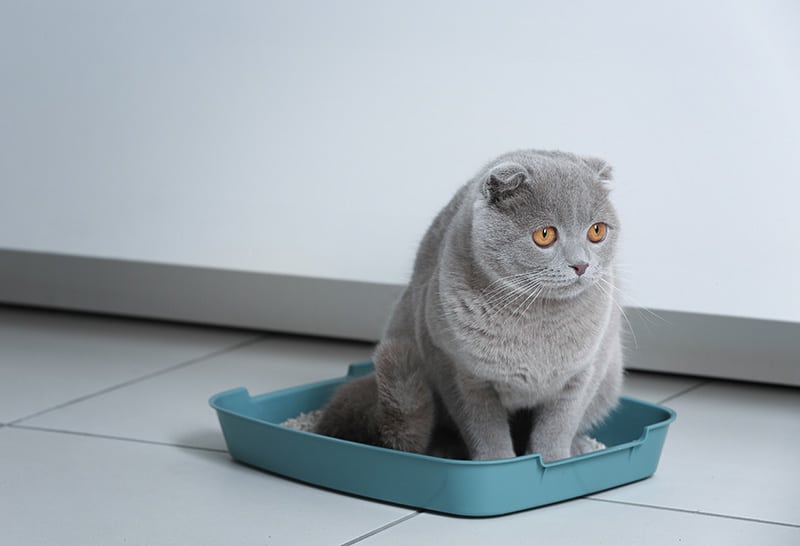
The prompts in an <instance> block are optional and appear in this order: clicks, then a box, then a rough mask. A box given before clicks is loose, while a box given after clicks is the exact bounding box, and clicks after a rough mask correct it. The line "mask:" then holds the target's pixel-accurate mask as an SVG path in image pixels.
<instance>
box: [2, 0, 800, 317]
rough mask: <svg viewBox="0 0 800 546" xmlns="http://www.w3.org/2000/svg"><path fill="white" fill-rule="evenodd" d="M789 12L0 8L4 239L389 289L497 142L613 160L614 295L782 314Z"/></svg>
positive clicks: (792, 137)
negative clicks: (618, 252) (618, 276)
mask: <svg viewBox="0 0 800 546" xmlns="http://www.w3.org/2000/svg"><path fill="white" fill-rule="evenodd" d="M799 6H800V5H798V4H797V3H796V2H791V1H785V2H774V1H773V2H731V3H726V4H724V6H722V5H720V4H719V3H717V2H710V1H701V2H689V1H679V2H671V3H661V4H653V3H646V4H645V3H634V2H604V3H588V2H586V3H584V2H561V3H552V2H551V3H544V2H540V3H534V2H484V3H466V2H435V3H433V2H421V1H405V2H385V3H384V2H381V3H378V2H366V1H363V2H353V1H350V2H346V1H345V2H308V1H298V2H288V1H287V2H243V1H234V2H212V1H209V0H201V1H195V2H153V1H150V2H137V3H132V2H101V1H99V0H98V1H75V2H69V3H65V2H41V1H38V2H36V1H34V2H22V1H16V2H6V3H5V4H4V7H3V10H2V11H3V13H2V17H0V63H2V65H1V66H2V76H0V77H2V86H0V108H1V109H2V121H1V122H0V184H1V185H2V186H0V189H2V199H0V247H5V248H7V249H20V250H26V251H35V252H43V253H57V254H66V255H77V256H88V257H96V258H115V259H122V260H131V261H142V262H151V263H158V264H176V265H181V266H198V267H209V268H216V269H223V270H235V271H245V272H262V273H270V274H281V275H290V276H308V277H322V278H327V279H341V280H346V281H364V282H370V283H386V284H401V283H403V282H404V281H405V280H406V279H407V278H408V275H409V272H410V267H411V260H412V258H413V253H414V251H415V248H416V244H417V242H418V240H419V238H420V237H421V235H422V233H423V232H424V230H425V228H426V227H427V224H428V222H429V221H430V220H431V218H432V217H433V216H434V214H435V213H436V211H437V210H438V209H439V208H440V207H441V206H442V205H443V204H444V203H445V202H446V201H447V200H448V199H449V197H450V195H451V194H452V193H453V192H454V191H455V189H456V188H457V187H458V186H459V185H460V184H462V183H463V182H464V181H466V179H467V178H469V177H470V176H471V175H472V174H473V173H474V172H475V171H476V170H477V169H478V168H479V167H480V165H481V164H482V163H484V162H485V161H486V160H487V159H489V158H490V157H491V156H493V155H495V154H497V153H501V152H503V151H505V150H508V149H511V148H517V147H539V148H561V149H567V150H572V151H578V152H583V153H591V154H595V155H600V156H602V157H605V158H607V159H608V160H610V161H611V162H612V163H613V164H614V165H615V167H616V173H617V179H616V181H615V182H614V186H615V191H614V196H615V199H616V201H617V203H618V206H619V208H620V211H621V215H622V218H623V221H624V230H625V238H624V242H623V244H624V258H623V261H624V270H625V273H626V287H627V292H628V294H629V299H628V303H629V304H630V305H633V306H645V307H652V308H658V309H666V310H672V311H679V312H696V313H710V314H718V315H730V316H736V317H749V318H756V319H771V320H780V321H790V322H800V285H799V284H798V283H799V282H800V281H798V280H797V279H798V275H797V271H798V270H800V252H798V250H800V244H798V242H797V241H798V238H797V227H796V220H795V215H794V213H795V210H796V208H797V202H798V199H800V184H798V182H800V162H798V161H797V160H796V155H797V152H798V142H800V102H798V101H797V100H796V97H797V96H800V72H798V71H797V70H796V67H797V66H800V31H799V30H798V28H800V27H798V25H797V21H798V20H800V7H799Z"/></svg>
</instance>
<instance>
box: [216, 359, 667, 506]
mask: <svg viewBox="0 0 800 546" xmlns="http://www.w3.org/2000/svg"><path fill="white" fill-rule="evenodd" d="M372 370H373V365H372V363H371V362H363V363H358V364H352V365H350V369H349V371H348V374H347V376H345V377H342V378H339V379H332V380H328V381H321V382H318V383H311V384H308V385H302V386H299V387H292V388H288V389H284V390H280V391H276V392H272V393H267V394H262V395H259V396H250V394H249V393H248V392H247V390H246V389H243V388H239V389H234V390H230V391H226V392H222V393H219V394H217V395H215V396H213V397H212V398H211V400H210V401H209V403H210V405H211V407H212V408H214V409H215V410H216V412H217V416H218V417H219V421H220V425H221V427H222V432H223V434H224V436H225V442H226V443H227V446H228V451H229V452H230V454H231V456H232V457H233V458H234V459H236V460H237V461H241V462H243V463H246V464H248V465H251V466H254V467H258V468H261V469H263V470H267V471H269V472H273V473H275V474H280V475H283V476H287V477H289V478H293V479H296V480H300V481H303V482H307V483H310V484H313V485H317V486H322V487H327V488H329V489H333V490H336V491H341V492H344V493H350V494H354V495H359V496H363V497H368V498H371V499H377V500H381V501H386V502H391V503H395V504H401V505H404V506H411V507H415V508H420V509H424V510H432V511H436V512H442V513H447V514H454V515H459V516H497V515H502V514H508V513H511V512H518V511H520V510H526V509H530V508H535V507H538V506H543V505H546V504H551V503H554V502H560V501H564V500H568V499H572V498H575V497H581V496H584V495H588V494H591V493H596V492H598V491H603V490H605V489H611V488H614V487H618V486H621V485H624V484H627V483H631V482H634V481H638V480H641V479H644V478H647V477H650V476H652V475H653V473H654V472H655V471H656V467H657V466H658V461H659V458H660V456H661V449H662V447H663V445H664V441H665V439H666V435H667V429H668V428H669V425H670V423H672V421H674V420H675V412H674V411H672V410H671V409H669V408H666V407H663V406H659V405H657V404H652V403H649V402H644V401H641V400H637V399H634V398H629V397H622V398H621V399H620V405H619V407H618V408H617V409H616V410H615V411H614V412H613V413H612V414H611V416H609V418H608V419H607V420H606V422H605V423H604V424H603V425H601V426H599V427H597V428H596V429H595V430H594V431H593V432H592V436H593V437H595V438H597V439H598V440H599V441H601V442H603V443H604V444H605V445H606V448H605V449H603V450H600V451H595V452H592V453H587V454H585V455H580V456H577V457H570V458H569V459H562V460H559V461H553V462H550V463H542V460H541V457H540V456H539V455H538V454H531V455H525V456H521V457H515V458H513V459H502V460H496V461H463V460H454V459H442V458H438V457H432V456H429V455H419V454H416V453H406V452H402V451H394V450H391V449H386V448H380V447H374V446H370V445H366V444H358V443H354V442H348V441H345V440H340V439H338V438H330V437H327V436H321V435H318V434H314V433H311V432H308V428H309V427H310V426H311V424H312V423H313V422H314V421H315V419H316V418H318V410H319V409H320V408H322V407H323V406H324V405H325V403H326V402H327V401H328V400H329V399H330V397H331V396H332V395H333V392H334V391H335V390H336V388H337V387H338V386H339V385H341V384H342V383H344V382H345V381H348V380H349V379H354V378H356V377H360V376H362V375H365V374H368V373H370V372H371V371H372ZM282 423H286V425H287V426H283V425H282Z"/></svg>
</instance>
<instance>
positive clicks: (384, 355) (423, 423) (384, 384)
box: [374, 338, 435, 453]
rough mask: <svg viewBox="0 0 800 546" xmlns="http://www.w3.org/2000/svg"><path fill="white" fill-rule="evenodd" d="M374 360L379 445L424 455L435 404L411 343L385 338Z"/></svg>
mask: <svg viewBox="0 0 800 546" xmlns="http://www.w3.org/2000/svg"><path fill="white" fill-rule="evenodd" d="M374 359H375V369H376V374H377V390H378V394H377V398H378V403H377V408H376V419H377V422H378V429H379V434H380V438H381V442H382V444H383V445H384V446H385V447H388V448H391V449H397V450H400V451H411V452H414V453H425V452H426V451H427V449H428V446H429V444H430V442H431V438H432V435H433V429H434V418H435V404H434V398H433V391H432V390H431V387H430V386H429V385H428V382H427V381H426V379H425V375H424V371H423V369H422V366H421V359H420V358H419V357H418V356H417V351H416V349H415V346H414V343H413V341H411V340H406V339H391V338H390V339H385V340H383V341H382V342H381V343H380V344H379V345H378V347H377V348H376V350H375V356H374Z"/></svg>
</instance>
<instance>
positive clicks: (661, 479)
mask: <svg viewBox="0 0 800 546" xmlns="http://www.w3.org/2000/svg"><path fill="white" fill-rule="evenodd" d="M669 405H670V406H671V407H672V408H674V409H675V410H676V411H677V413H678V419H677V421H676V422H675V423H673V425H672V426H671V427H670V431H669V433H668V434H667V440H666V444H665V447H664V450H663V452H662V457H661V463H660V465H659V468H658V471H657V472H656V474H655V476H654V477H653V478H651V479H649V480H645V481H642V482H639V483H636V484H632V485H629V486H627V487H623V488H620V489H616V490H613V491H609V492H606V493H603V494H600V495H598V498H603V499H610V500H620V501H626V502H634V503H640V504H647V505H654V506H664V507H673V508H679V509H683V510H690V511H701V512H710V513H719V514H727V515H732V516H737V517H744V518H753V519H759V520H766V521H775V522H782V523H788V524H795V525H800V510H798V508H797V491H798V490H800V466H799V465H798V460H799V459H798V453H800V389H792V388H784V387H771V386H765V385H749V384H742V383H729V382H713V383H709V384H706V385H703V386H702V387H700V388H697V389H695V390H692V391H691V392H688V393H686V394H685V395H682V396H679V397H677V398H675V399H673V400H672V401H670V403H669ZM798 543H800V542H798Z"/></svg>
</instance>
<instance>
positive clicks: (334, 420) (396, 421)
mask: <svg viewBox="0 0 800 546" xmlns="http://www.w3.org/2000/svg"><path fill="white" fill-rule="evenodd" d="M414 354H415V351H414V349H413V345H411V344H410V343H408V342H405V341H399V340H391V339H387V340H383V341H382V342H381V343H380V344H379V345H378V347H377V349H376V350H375V356H374V360H375V370H376V371H375V373H374V374H370V375H368V376H365V377H361V378H359V379H355V380H353V381H349V382H347V383H345V384H344V385H342V386H341V387H339V389H338V390H337V391H336V393H335V394H334V397H333V399H332V400H331V401H330V403H329V404H328V405H327V406H326V407H325V408H324V410H323V413H322V417H321V418H320V420H319V422H318V423H317V426H316V429H315V432H317V433H318V434H324V435H326V436H334V437H336V438H342V439H345V440H351V441H354V442H362V443H366V444H371V445H377V446H381V447H388V448H390V449H397V450H400V451H411V452H414V453H425V452H426V451H427V449H428V446H429V444H430V441H431V436H432V432H433V425H434V402H433V393H432V391H431V388H430V386H429V385H428V384H427V382H426V381H425V377H424V373H423V371H422V369H421V366H420V365H419V362H418V361H417V359H415V358H414Z"/></svg>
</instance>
